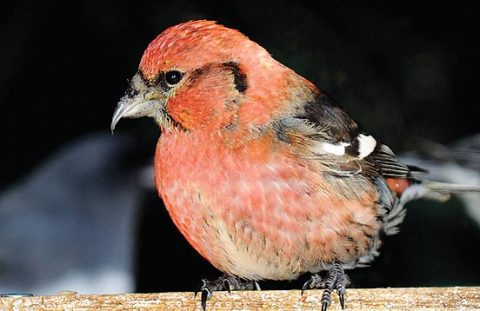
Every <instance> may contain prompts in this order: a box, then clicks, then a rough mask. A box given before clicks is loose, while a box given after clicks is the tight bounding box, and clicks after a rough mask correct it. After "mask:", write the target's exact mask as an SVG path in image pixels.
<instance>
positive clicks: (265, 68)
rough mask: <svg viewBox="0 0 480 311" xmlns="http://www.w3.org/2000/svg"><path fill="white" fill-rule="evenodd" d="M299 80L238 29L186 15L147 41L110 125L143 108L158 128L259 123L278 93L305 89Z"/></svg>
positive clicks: (276, 103)
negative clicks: (185, 20)
mask: <svg viewBox="0 0 480 311" xmlns="http://www.w3.org/2000/svg"><path fill="white" fill-rule="evenodd" d="M293 76H295V77H296V78H293V79H292V78H291V77H293ZM289 77H290V78H289ZM305 85H307V89H314V86H313V85H311V84H310V83H309V82H308V81H306V80H305V79H303V78H301V77H299V76H297V75H296V74H295V73H294V72H293V71H292V70H290V69H288V68H287V67H285V66H283V65H281V64H280V63H278V62H277V61H275V60H274V59H273V58H272V57H271V56H270V54H269V53H268V52H267V51H266V50H265V49H264V48H262V47H261V46H259V45H258V44H256V43H255V42H253V41H251V40H249V39H248V38H247V37H246V36H245V35H243V34H241V33H240V32H239V31H237V30H234V29H230V28H227V27H224V26H222V25H219V24H217V23H215V22H213V21H205V20H200V21H190V22H186V23H183V24H179V25H177V26H173V27H170V28H168V29H167V30H165V31H164V32H163V33H161V34H160V35H159V36H158V37H157V38H156V39H154V40H153V41H152V42H151V43H150V45H149V46H148V47H147V49H146V50H145V52H144V54H143V57H142V59H141V61H140V65H139V69H138V72H137V73H136V74H135V75H134V76H133V78H132V80H131V82H130V88H129V90H128V91H127V93H126V95H125V96H124V97H123V98H122V99H121V100H120V102H119V103H118V106H117V108H116V111H115V113H114V115H113V119H112V124H111V129H112V131H113V129H114V128H115V125H116V124H117V123H118V121H119V120H120V119H121V118H138V117H144V116H149V117H153V118H154V119H155V120H156V122H157V123H158V124H159V125H160V127H161V128H162V130H164V131H170V130H172V129H176V130H184V131H191V130H200V129H207V130H211V129H216V128H235V127H238V126H239V125H252V124H256V125H261V124H264V123H266V122H267V120H271V119H272V114H275V113H276V112H278V111H280V110H282V102H283V101H285V102H287V101H288V98H290V97H291V96H297V97H298V94H299V93H302V92H303V93H305V92H304V90H303V89H304V88H305ZM307 93H308V92H307ZM247 123H248V124H247Z"/></svg>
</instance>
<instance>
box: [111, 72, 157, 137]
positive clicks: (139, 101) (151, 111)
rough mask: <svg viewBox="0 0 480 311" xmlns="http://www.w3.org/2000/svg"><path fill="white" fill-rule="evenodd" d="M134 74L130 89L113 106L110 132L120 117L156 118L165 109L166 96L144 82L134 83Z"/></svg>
mask: <svg viewBox="0 0 480 311" xmlns="http://www.w3.org/2000/svg"><path fill="white" fill-rule="evenodd" d="M136 76H137V75H136ZM136 76H135V77H134V78H133V79H132V86H131V89H130V91H128V92H127V94H126V95H125V96H123V97H122V98H121V99H120V101H119V102H118V104H117V108H115V112H114V113H113V117H112V123H111V124H110V129H111V131H112V133H113V131H114V130H115V126H116V125H117V123H118V122H119V121H120V119H122V118H141V117H152V118H154V119H156V120H158V119H159V118H160V116H161V115H162V113H163V112H164V111H165V102H166V96H165V95H164V94H163V93H162V92H159V91H158V90H156V89H154V88H152V87H146V86H145V85H144V84H142V85H136V84H138V83H135V82H136Z"/></svg>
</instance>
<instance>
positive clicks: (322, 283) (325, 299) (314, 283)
mask: <svg viewBox="0 0 480 311" xmlns="http://www.w3.org/2000/svg"><path fill="white" fill-rule="evenodd" d="M349 284H350V278H349V277H348V275H346V274H345V271H344V270H343V268H342V266H341V265H340V264H339V263H334V264H333V266H332V268H330V270H328V272H327V275H326V278H325V279H322V278H321V277H320V275H319V274H313V275H312V276H311V277H310V279H309V280H308V281H306V282H305V283H304V284H303V286H302V295H303V293H304V291H305V290H307V289H309V288H324V289H325V290H324V291H323V295H322V311H326V310H327V308H328V306H329V305H330V304H331V303H332V291H333V290H336V291H337V294H338V297H339V300H340V305H341V307H342V309H345V292H346V287H347V286H348V285H349Z"/></svg>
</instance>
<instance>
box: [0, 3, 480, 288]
mask: <svg viewBox="0 0 480 311" xmlns="http://www.w3.org/2000/svg"><path fill="white" fill-rule="evenodd" d="M1 6H2V8H1V9H0V68H1V69H0V107H1V115H2V121H1V124H0V126H1V131H0V135H1V144H2V152H1V163H2V169H1V171H0V293H7V292H30V293H33V294H51V293H55V292H57V291H60V290H75V291H79V292H82V293H119V292H133V291H139V292H153V291H173V290H175V291H179V290H193V289H195V287H196V286H197V285H198V284H199V283H200V280H201V278H204V277H208V278H215V277H217V276H219V275H220V273H219V272H218V271H216V270H215V269H214V268H212V267H211V266H210V265H209V264H208V263H207V262H206V261H205V260H204V259H203V258H201V257H200V256H199V255H198V254H197V253H196V252H195V251H194V250H193V249H192V248H191V247H190V246H189V245H188V244H187V242H186V241H185V240H184V239H183V238H182V237H181V236H180V234H179V233H178V231H177V230H176V229H175V227H174V226H173V224H172V222H171V221H170V218H169V217H168V215H167V213H166V212H165V210H164V208H163V206H162V203H161V201H160V199H159V198H158V196H157V195H156V192H155V190H154V189H153V180H152V167H151V163H152V158H153V153H154V148H155V143H156V140H157V139H158V136H159V134H160V132H159V130H158V129H157V128H156V126H155V125H154V123H153V121H152V120H148V119H139V120H122V122H120V124H119V125H118V127H117V130H116V133H115V136H111V134H110V132H109V125H110V120H111V116H112V113H113V110H114V108H115V105H116V102H117V100H118V99H119V98H120V97H121V96H122V95H123V93H124V91H125V88H126V86H127V80H128V79H129V78H130V77H131V76H132V75H133V74H134V73H135V71H136V69H137V65H138V62H139V60H140V57H141V55H142V53H143V50H144V49H145V47H146V46H147V44H148V43H149V42H150V41H151V40H152V39H153V38H154V37H155V36H156V35H157V34H159V33H160V32H161V31H162V30H164V29H165V28H166V27H168V26H171V25H174V24H177V23H179V22H182V21H187V20H190V19H201V18H206V19H214V20H218V21H219V22H221V23H222V24H225V25H227V26H229V27H233V28H237V29H239V30H240V31H242V32H243V33H245V34H246V35H248V36H249V37H250V38H251V39H253V40H255V41H257V42H258V43H259V44H260V45H262V46H264V47H265V48H267V50H269V51H270V52H271V53H272V55H273V56H274V57H275V58H276V59H278V60H280V61H281V62H282V63H284V64H286V65H288V66H289V67H292V68H294V69H295V70H296V71H297V72H298V73H300V74H302V75H304V76H305V77H307V78H308V79H310V80H311V81H313V82H314V83H315V84H317V85H318V86H320V87H321V88H323V89H325V90H326V91H327V92H329V93H330V94H332V95H333V96H334V97H336V98H337V99H339V100H340V102H341V103H342V104H343V105H344V106H345V107H346V109H347V110H348V111H349V113H350V114H351V115H352V116H353V117H354V118H355V119H356V120H358V121H359V122H360V123H361V124H362V125H363V126H364V128H365V129H367V130H368V131H369V132H370V133H372V134H374V135H375V136H376V137H378V138H379V139H380V140H382V141H384V142H386V143H387V144H389V145H390V146H391V147H392V148H393V149H394V150H396V151H397V152H398V153H400V154H403V155H404V157H405V158H406V159H408V160H409V162H410V163H417V164H421V165H424V166H426V167H427V168H429V169H430V171H431V172H432V175H433V176H434V177H436V178H438V179H442V180H446V181H456V182H462V183H468V184H477V185H480V165H479V163H480V161H479V160H480V136H476V135H477V134H478V133H480V125H479V121H478V112H479V109H478V107H477V106H478V103H477V102H478V99H477V92H478V83H479V78H478V71H479V69H480V67H479V55H480V47H479V45H478V42H477V41H478V38H479V37H480V33H479V32H480V25H479V24H480V22H479V19H478V16H477V15H478V14H477V13H476V11H475V10H474V9H473V8H472V7H470V6H469V5H467V4H465V3H462V2H461V1H460V2H455V3H445V4H442V3H440V2H438V3H435V5H432V4H427V3H424V4H423V3H421V2H419V1H401V2H400V1H397V2H394V3H388V4H386V3H385V2H380V1H379V2H378V3H375V2H364V1H362V2H359V1H315V2H312V1H296V2H293V1H265V2H259V1H251V0H243V1H231V2H230V1H206V0H204V1H186V0H177V1H135V2H133V1H113V0H103V1H85V2H81V1H64V2H53V1H52V2H50V1H33V0H17V1H3V2H2V5H1ZM479 209H480V195H476V196H475V195H473V196H472V195H471V196H464V197H456V198H453V199H452V200H451V201H449V202H448V203H445V204H440V203H436V202H428V201H418V202H415V203H412V204H410V205H409V211H408V215H407V218H406V220H405V222H404V224H403V225H402V226H401V233H400V234H399V235H396V236H393V237H389V238H387V239H386V241H385V245H384V247H383V248H382V252H381V256H380V257H379V258H377V259H376V260H375V261H374V263H373V264H372V266H371V267H369V268H364V269H357V270H355V271H352V272H350V276H351V278H352V280H353V285H354V286H355V287H379V286H391V287H400V286H450V285H480V268H479V265H478V263H479V262H480V253H479V250H478V249H479V245H480V212H479ZM305 280H306V277H304V278H302V279H301V280H299V281H297V282H280V283H274V282H267V283H263V284H262V285H263V287H264V288H299V287H300V286H301V284H302V283H303V282H304V281H305Z"/></svg>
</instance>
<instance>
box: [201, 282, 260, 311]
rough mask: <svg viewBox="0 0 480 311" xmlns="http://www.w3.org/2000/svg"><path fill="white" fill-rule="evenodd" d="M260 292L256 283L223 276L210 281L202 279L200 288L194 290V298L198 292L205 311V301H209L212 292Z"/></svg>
mask: <svg viewBox="0 0 480 311" xmlns="http://www.w3.org/2000/svg"><path fill="white" fill-rule="evenodd" d="M254 289H256V290H260V285H258V283H257V281H247V280H243V279H241V278H238V277H234V276H228V275H224V276H222V277H219V278H218V279H216V280H213V281H210V280H207V279H203V280H202V283H201V284H200V286H199V287H198V288H197V289H196V290H195V297H197V293H198V292H200V291H201V292H202V297H201V302H202V309H203V310H204V311H205V310H206V308H207V300H208V299H210V297H211V296H212V293H213V292H214V291H219V290H227V291H228V292H230V291H232V290H254Z"/></svg>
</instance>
